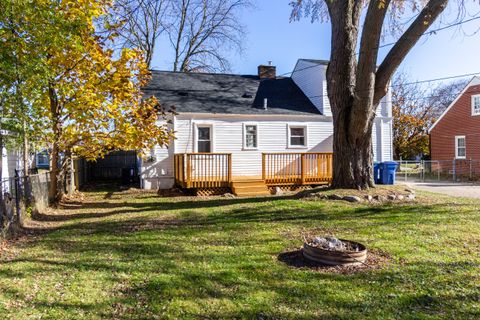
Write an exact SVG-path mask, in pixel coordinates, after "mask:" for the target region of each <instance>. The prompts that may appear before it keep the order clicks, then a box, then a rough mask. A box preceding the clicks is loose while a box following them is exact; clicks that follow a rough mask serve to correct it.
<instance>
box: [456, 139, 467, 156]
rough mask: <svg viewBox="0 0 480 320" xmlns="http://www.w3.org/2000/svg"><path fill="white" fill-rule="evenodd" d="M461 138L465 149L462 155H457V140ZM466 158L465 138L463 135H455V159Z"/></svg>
mask: <svg viewBox="0 0 480 320" xmlns="http://www.w3.org/2000/svg"><path fill="white" fill-rule="evenodd" d="M460 139H463V140H464V142H465V143H464V144H465V146H464V147H463V148H464V149H465V155H464V156H459V155H458V140H460ZM466 158H467V139H466V137H465V136H455V159H466Z"/></svg>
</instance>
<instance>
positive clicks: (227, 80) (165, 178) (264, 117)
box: [140, 59, 392, 189]
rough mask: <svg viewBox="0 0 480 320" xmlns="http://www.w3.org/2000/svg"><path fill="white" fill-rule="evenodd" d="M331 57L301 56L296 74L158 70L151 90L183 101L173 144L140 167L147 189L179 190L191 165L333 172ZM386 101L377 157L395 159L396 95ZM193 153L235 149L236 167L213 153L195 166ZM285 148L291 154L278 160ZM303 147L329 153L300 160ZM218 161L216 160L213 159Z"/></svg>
mask: <svg viewBox="0 0 480 320" xmlns="http://www.w3.org/2000/svg"><path fill="white" fill-rule="evenodd" d="M327 63H328V62H326V61H320V60H310V59H300V60H298V62H297V65H296V67H295V69H294V72H293V73H292V76H291V77H277V76H276V74H275V73H276V68H275V67H274V66H270V65H268V66H259V67H258V70H259V74H258V75H255V76H244V75H227V74H201V73H191V74H185V73H175V72H162V71H153V78H152V80H151V82H150V83H149V85H148V86H146V87H145V88H144V93H145V96H150V95H155V96H156V97H157V98H158V99H159V101H160V103H161V104H162V105H164V106H166V107H169V106H175V108H176V112H177V115H175V116H173V117H172V119H171V125H170V126H171V128H172V129H173V130H174V131H175V136H176V139H174V140H173V141H172V142H171V143H170V145H169V147H168V148H160V147H156V148H154V150H152V151H151V156H152V157H150V158H151V159H150V161H144V163H143V164H142V166H141V171H140V172H141V173H140V178H141V186H142V188H145V189H157V188H160V189H166V188H171V187H173V186H174V184H175V181H177V183H178V181H179V179H180V180H181V179H183V178H185V175H186V174H187V173H186V172H185V170H187V171H191V172H190V173H189V174H190V176H189V177H190V179H192V177H193V176H195V174H196V173H195V172H197V178H198V177H199V176H198V174H199V172H200V171H202V173H200V175H201V176H208V175H209V173H208V172H214V174H215V175H223V174H224V173H225V172H224V171H225V170H229V172H228V173H226V175H225V177H226V176H227V175H229V177H228V180H229V181H230V182H231V181H232V180H235V179H241V180H244V179H251V180H255V179H257V180H258V179H263V181H265V180H268V177H266V176H269V175H271V174H276V173H278V172H280V171H281V172H282V173H281V174H282V176H283V178H284V180H282V181H283V182H285V183H281V182H282V181H280V182H278V183H277V184H290V183H293V182H292V181H293V180H291V179H290V178H289V177H293V176H295V175H296V177H297V178H298V179H300V173H299V172H296V171H295V170H296V169H292V167H298V168H300V166H302V170H304V171H305V172H306V173H305V174H302V181H303V182H305V181H311V183H309V184H315V183H314V182H318V181H320V180H318V179H317V180H315V179H313V178H312V180H309V177H310V176H308V174H313V175H316V176H317V177H318V176H319V175H320V174H322V175H324V174H326V172H327V171H328V172H330V173H329V174H330V175H331V168H330V167H328V163H327V164H325V163H323V162H322V164H321V161H324V159H326V158H325V157H324V155H323V154H327V155H328V154H330V155H331V153H332V150H333V149H332V134H333V123H332V113H331V109H330V103H329V100H328V96H327V83H326V77H325V73H326V68H327ZM382 101H383V102H382V103H381V105H380V107H379V109H378V111H377V117H376V119H375V124H374V127H373V148H374V154H375V161H387V160H391V159H392V107H391V103H390V101H391V98H390V93H389V94H388V95H387V96H386V97H385V98H384V99H383V100H382ZM191 153H214V154H217V153H221V154H231V155H230V156H229V157H230V161H231V164H230V166H231V168H226V169H218V168H219V167H225V166H226V165H225V163H224V162H222V161H224V160H221V159H220V160H218V159H217V160H215V159H213V160H212V159H210V160H209V161H210V162H207V164H206V167H201V166H202V164H200V163H195V160H194V161H193V162H192V163H191V164H187V163H186V162H185V161H186V160H185V158H186V154H191ZM263 153H270V154H272V155H271V156H270V157H273V158H271V159H270V158H268V156H263V157H267V158H265V159H266V160H265V159H264V161H263V162H262V154H263ZM277 153H282V154H287V155H286V156H285V155H284V156H283V158H278V159H277V158H275V157H277V156H275V154H277ZM303 153H315V154H318V153H321V154H320V155H317V156H316V157H321V158H318V159H317V158H315V159H313V158H309V156H308V155H306V156H305V157H306V158H305V159H303V160H302V161H303V162H304V163H302V164H300V157H301V154H303ZM175 154H179V155H185V156H184V157H180V156H177V157H175V156H174V155H175ZM289 154H291V155H289ZM294 154H295V155H294ZM191 157H192V158H195V155H192V156H191ZM196 157H197V158H200V157H201V156H199V155H197V156H196ZM205 157H206V156H205ZM218 157H221V155H220V156H218ZM278 157H282V156H278ZM285 157H286V158H285ZM174 159H175V160H174ZM202 159H203V158H202ZM190 161H191V160H190ZM212 161H213V162H215V163H216V164H213V165H212V164H211V162H212ZM269 161H270V162H271V163H269V164H268V166H271V165H275V166H276V169H274V170H276V172H273V173H272V172H270V171H271V170H272V169H271V168H267V169H265V168H264V167H263V166H265V165H266V164H265V162H269ZM309 161H310V162H309ZM217 162H219V163H217ZM294 162H295V163H294ZM296 162H298V164H297V163H296ZM208 163H210V165H209V164H208ZM308 163H310V164H308ZM313 163H315V164H314V165H312V164H313ZM209 166H210V167H209ZM303 166H305V168H303ZM314 166H315V168H314ZM317 166H318V167H317ZM320 167H322V168H320ZM209 170H210V171H209ZM222 170H223V171H222ZM179 171H181V173H179ZM313 171H315V173H312V172H313ZM182 174H183V176H182ZM313 175H312V177H313ZM176 178H177V179H176ZM225 179H227V178H225ZM289 179H290V180H289ZM292 179H293V178H292ZM220 180H221V179H220ZM272 181H273V180H272ZM307 184H308V183H307ZM217 185H218V184H213V186H217ZM190 187H192V185H190Z"/></svg>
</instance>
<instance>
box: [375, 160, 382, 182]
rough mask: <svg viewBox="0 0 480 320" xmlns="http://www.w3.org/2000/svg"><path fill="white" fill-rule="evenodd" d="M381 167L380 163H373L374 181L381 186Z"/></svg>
mask: <svg viewBox="0 0 480 320" xmlns="http://www.w3.org/2000/svg"><path fill="white" fill-rule="evenodd" d="M381 169H382V168H381V166H380V163H379V162H374V163H373V180H374V182H375V184H380V177H381V174H382V173H381Z"/></svg>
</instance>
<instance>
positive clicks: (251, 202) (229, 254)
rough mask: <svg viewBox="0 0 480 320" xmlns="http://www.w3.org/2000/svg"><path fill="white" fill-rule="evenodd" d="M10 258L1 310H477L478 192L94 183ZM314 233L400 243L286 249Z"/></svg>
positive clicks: (467, 313)
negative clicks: (334, 194) (331, 253)
mask: <svg viewBox="0 0 480 320" xmlns="http://www.w3.org/2000/svg"><path fill="white" fill-rule="evenodd" d="M39 219H40V220H42V222H39V223H38V222H37V223H34V224H33V226H32V227H31V229H32V230H31V231H32V232H33V233H34V235H35V236H34V237H29V238H27V240H23V241H19V242H18V243H15V244H13V247H12V248H11V249H10V250H9V251H8V252H5V253H3V257H2V258H0V319H38V318H42V319H99V318H106V319H111V318H115V319H118V318H121V319H152V318H159V319H164V318H165V319H179V318H182V319H198V318H208V319H210V318H213V319H215V318H228V319H229V318H246V319H312V318H317V319H318V318H320V319H366V318H368V319H400V318H401V319H436V318H444V319H452V318H458V319H468V318H471V319H475V318H476V319H478V318H479V317H480V268H479V267H480V211H479V205H478V203H476V202H474V201H470V200H459V199H453V198H448V197H437V198H436V199H435V200H434V201H429V202H428V203H426V204H408V205H384V206H368V205H366V204H359V205H351V204H347V203H344V202H338V201H337V202H333V201H318V202H315V201H300V200H294V199H288V198H257V199H217V198H216V199H192V198H183V199H182V198H159V197H157V196H155V195H154V194H129V193H115V192H114V193H112V192H110V193H107V192H97V193H89V194H88V196H87V198H86V200H85V203H84V205H83V207H82V208H72V209H66V210H63V211H57V212H52V213H50V214H45V215H42V216H40V217H39ZM303 233H318V234H324V233H327V234H335V235H337V236H339V237H342V238H349V239H352V240H357V241H361V242H363V243H365V244H366V245H367V246H368V247H369V248H373V249H378V250H383V251H386V252H388V253H389V254H390V255H391V257H392V259H391V262H390V264H389V265H388V266H386V267H385V268H383V269H380V270H372V271H368V272H363V273H356V274H349V275H346V274H329V273H321V272H315V271H312V270H309V269H295V268H292V267H289V266H288V265H286V264H284V263H283V262H281V261H279V260H278V255H279V254H281V253H282V252H285V251H289V250H294V249H296V248H298V247H299V246H300V245H301V243H302V241H301V235H302V234H303Z"/></svg>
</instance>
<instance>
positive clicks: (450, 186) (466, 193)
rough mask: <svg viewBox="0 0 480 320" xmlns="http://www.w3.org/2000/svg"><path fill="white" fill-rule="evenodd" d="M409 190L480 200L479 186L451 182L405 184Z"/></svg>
mask: <svg viewBox="0 0 480 320" xmlns="http://www.w3.org/2000/svg"><path fill="white" fill-rule="evenodd" d="M404 184H405V185H407V186H408V187H409V188H413V189H418V190H424V191H429V192H435V193H442V194H446V195H449V196H453V197H465V198H478V199H480V185H478V184H471V183H451V182H407V183H404Z"/></svg>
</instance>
